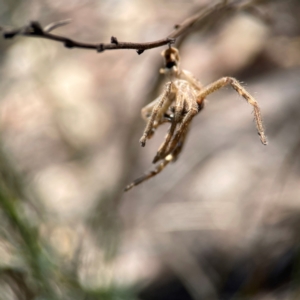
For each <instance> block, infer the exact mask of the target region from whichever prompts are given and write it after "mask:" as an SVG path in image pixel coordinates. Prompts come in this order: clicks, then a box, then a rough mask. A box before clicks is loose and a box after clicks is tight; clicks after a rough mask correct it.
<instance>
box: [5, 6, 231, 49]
mask: <svg viewBox="0 0 300 300" xmlns="http://www.w3.org/2000/svg"><path fill="white" fill-rule="evenodd" d="M232 5H234V4H228V3H227V1H221V2H220V3H217V4H214V5H212V6H209V7H207V8H205V9H202V10H201V11H200V12H198V13H196V14H195V15H194V16H192V17H189V18H187V19H186V20H184V21H183V22H182V23H181V24H178V25H175V30H174V31H172V32H171V33H170V34H169V35H168V36H167V37H166V38H164V39H161V40H157V41H154V42H148V43H131V42H120V41H118V39H117V38H116V37H114V36H112V37H111V42H110V43H109V44H105V43H83V42H78V41H75V40H72V39H69V38H67V37H64V36H60V35H55V34H52V33H50V32H51V31H53V30H54V29H56V28H58V27H61V26H64V25H66V24H68V23H69V22H70V20H64V21H59V22H55V23H51V24H49V25H47V26H45V27H44V28H43V27H42V26H41V24H40V23H39V22H37V21H31V22H30V23H29V25H26V26H23V27H21V28H17V29H7V28H4V27H1V28H0V30H2V31H3V37H4V38H6V39H9V38H14V37H15V36H17V35H22V36H29V37H38V38H43V39H48V40H53V41H57V42H61V43H63V44H64V46H65V47H66V48H82V49H92V50H96V51H97V52H103V51H104V50H117V49H135V50H137V53H138V54H142V53H143V52H144V51H145V50H149V49H153V48H157V47H161V46H164V45H168V44H169V45H171V44H173V43H174V42H175V39H176V38H177V37H178V36H180V35H182V34H184V33H186V32H187V31H188V29H190V28H191V27H192V26H193V25H194V24H195V23H196V22H197V21H199V20H201V19H203V18H204V17H207V16H209V15H210V14H212V13H213V12H215V11H216V10H218V9H220V8H223V7H227V6H228V7H231V6H232Z"/></svg>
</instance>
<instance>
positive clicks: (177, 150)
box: [124, 130, 188, 192]
mask: <svg viewBox="0 0 300 300" xmlns="http://www.w3.org/2000/svg"><path fill="white" fill-rule="evenodd" d="M187 132H188V130H186V132H185V134H184V135H182V136H181V138H180V141H179V142H178V143H177V145H176V148H175V149H174V151H173V152H172V153H171V154H169V155H167V156H166V157H165V158H164V159H163V161H162V162H161V163H160V164H159V165H158V166H157V167H156V168H155V169H154V170H152V171H150V172H149V173H146V174H145V175H143V176H141V177H139V178H138V179H136V180H134V181H133V182H132V183H130V184H128V185H127V186H126V187H125V189H124V192H127V191H129V190H131V189H132V188H133V187H135V186H136V185H139V184H141V183H142V182H144V181H146V180H148V179H150V178H152V177H154V176H155V175H157V174H159V173H160V172H161V171H162V170H163V169H164V168H165V167H166V166H167V165H168V164H169V163H170V162H174V161H175V160H176V159H177V158H178V156H179V154H180V152H181V150H182V147H183V144H184V140H185V138H186V135H187Z"/></svg>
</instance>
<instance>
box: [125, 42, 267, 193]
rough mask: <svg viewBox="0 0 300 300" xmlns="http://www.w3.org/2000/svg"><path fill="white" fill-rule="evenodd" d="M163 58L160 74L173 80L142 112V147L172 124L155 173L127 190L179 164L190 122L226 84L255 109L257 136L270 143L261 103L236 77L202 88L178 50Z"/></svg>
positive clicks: (163, 54) (169, 50) (127, 187)
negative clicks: (163, 126)
mask: <svg viewBox="0 0 300 300" xmlns="http://www.w3.org/2000/svg"><path fill="white" fill-rule="evenodd" d="M162 56H163V57H164V60H165V66H164V68H162V69H160V73H162V74H165V75H167V76H168V77H169V78H170V81H169V82H167V83H166V84H165V87H164V91H163V93H162V94H161V95H160V96H159V97H158V98H156V99H155V100H154V101H153V102H151V103H149V104H148V105H147V106H145V107H144V108H143V109H142V112H141V113H142V118H143V119H144V120H145V121H146V122H147V125H146V128H145V130H144V133H143V135H142V137H141V139H140V144H141V146H142V147H144V146H145V145H146V141H147V140H148V139H150V138H151V137H152V136H153V134H154V133H155V130H156V128H157V127H158V126H160V125H161V124H163V123H170V127H169V130H168V132H167V135H166V137H165V140H164V142H163V143H162V144H161V146H160V147H159V149H158V151H157V153H156V155H155V157H154V159H153V163H157V162H159V161H161V162H160V163H159V164H158V165H157V167H156V168H155V169H154V170H153V171H150V172H149V173H146V174H145V175H143V176H141V177H140V178H138V179H136V180H135V181H133V182H132V183H130V184H129V185H127V186H126V188H125V191H128V190H130V189H131V188H133V187H134V186H136V185H138V184H140V183H142V182H144V181H145V180H147V179H149V178H151V177H153V176H155V175H157V174H158V173H160V172H161V171H162V170H163V169H164V168H165V167H166V166H167V165H168V164H169V163H170V162H174V161H176V159H177V158H178V156H179V154H180V152H181V150H182V147H183V144H184V141H185V138H186V136H187V133H188V130H189V125H190V124H191V121H192V120H193V118H194V117H195V116H196V115H197V114H198V113H199V112H200V111H201V110H202V109H203V108H204V105H205V98H206V97H207V96H208V95H210V94H212V93H213V92H215V91H217V90H219V89H221V88H222V87H224V86H226V85H231V86H232V87H233V89H234V90H236V92H237V93H239V94H240V95H241V96H242V97H244V98H245V100H246V101H247V102H248V103H249V104H251V105H252V106H253V111H254V118H255V123H256V128H257V132H258V135H259V136H260V140H261V142H262V144H264V145H266V144H267V139H266V136H265V133H264V128H263V124H262V118H261V113H260V108H259V106H258V103H257V102H256V100H255V99H254V98H253V97H252V96H251V95H250V94H249V93H248V92H247V91H246V90H245V88H243V87H242V86H241V84H240V83H239V82H238V81H237V80H236V79H235V78H232V77H223V78H221V79H219V80H217V81H215V82H213V83H211V84H209V85H207V86H204V87H203V86H202V85H201V83H200V82H199V81H197V80H196V79H195V78H194V76H193V75H192V74H191V73H190V72H188V71H186V70H182V69H180V66H179V61H180V57H179V52H178V50H177V49H176V48H174V47H169V48H168V49H166V50H164V51H163V52H162Z"/></svg>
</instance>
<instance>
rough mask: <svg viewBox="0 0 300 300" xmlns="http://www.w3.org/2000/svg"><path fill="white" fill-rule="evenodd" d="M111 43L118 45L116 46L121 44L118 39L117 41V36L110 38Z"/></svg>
mask: <svg viewBox="0 0 300 300" xmlns="http://www.w3.org/2000/svg"><path fill="white" fill-rule="evenodd" d="M110 42H111V43H112V44H116V45H118V44H119V42H118V39H117V38H116V37H115V36H112V37H111V38H110Z"/></svg>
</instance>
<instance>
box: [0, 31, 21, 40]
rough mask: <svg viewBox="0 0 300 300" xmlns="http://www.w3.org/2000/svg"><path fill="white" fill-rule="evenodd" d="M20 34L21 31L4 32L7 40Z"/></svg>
mask: <svg viewBox="0 0 300 300" xmlns="http://www.w3.org/2000/svg"><path fill="white" fill-rule="evenodd" d="M19 32H20V31H11V32H9V31H4V32H3V37H4V38H5V39H12V38H14V37H15V36H16V35H17V34H19Z"/></svg>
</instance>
